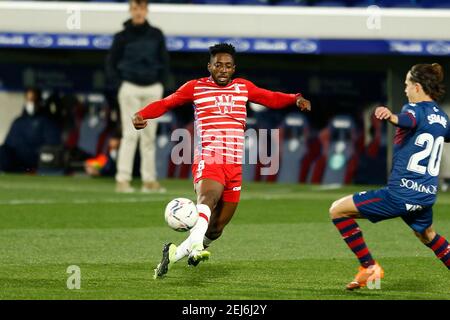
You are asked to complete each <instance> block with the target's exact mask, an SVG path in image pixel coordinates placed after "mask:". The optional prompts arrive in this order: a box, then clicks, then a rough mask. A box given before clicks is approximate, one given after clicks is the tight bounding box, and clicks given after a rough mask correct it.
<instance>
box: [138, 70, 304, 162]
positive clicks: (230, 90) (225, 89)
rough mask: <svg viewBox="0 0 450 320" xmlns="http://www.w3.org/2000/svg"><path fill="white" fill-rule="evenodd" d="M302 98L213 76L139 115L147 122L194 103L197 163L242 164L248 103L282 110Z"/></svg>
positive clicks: (144, 109)
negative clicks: (221, 82) (220, 82)
mask: <svg viewBox="0 0 450 320" xmlns="http://www.w3.org/2000/svg"><path fill="white" fill-rule="evenodd" d="M299 95H300V94H286V93H282V92H274V91H269V90H265V89H262V88H258V87H257V86H255V85H254V84H253V83H252V82H250V81H248V80H245V79H241V78H236V79H234V80H232V81H231V82H230V83H229V84H228V85H226V86H219V85H217V84H216V83H215V82H214V80H213V79H212V78H211V77H209V78H201V79H197V80H191V81H188V82H186V83H185V84H184V85H183V86H181V87H180V88H179V89H178V90H177V91H176V92H175V93H173V94H171V95H170V96H168V97H166V98H164V99H162V100H159V101H156V102H153V103H150V104H149V105H147V106H146V107H144V108H143V109H141V110H140V111H139V114H140V115H141V116H142V117H143V118H144V119H153V118H157V117H159V116H161V115H162V114H164V113H165V112H167V111H168V110H170V109H173V108H175V107H177V106H181V105H185V104H188V103H192V104H193V107H194V116H195V130H196V139H198V140H197V146H196V152H195V158H194V163H198V161H200V160H205V161H211V159H214V162H215V163H232V164H241V163H242V158H243V149H244V130H245V123H246V117H247V108H246V105H247V101H251V102H255V103H259V104H261V105H264V106H266V107H268V108H272V109H280V108H284V107H287V106H290V105H293V104H295V103H296V100H297V97H298V96H299Z"/></svg>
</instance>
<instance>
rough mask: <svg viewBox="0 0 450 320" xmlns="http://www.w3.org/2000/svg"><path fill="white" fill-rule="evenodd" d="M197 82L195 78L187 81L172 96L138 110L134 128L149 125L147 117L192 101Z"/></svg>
mask: <svg viewBox="0 0 450 320" xmlns="http://www.w3.org/2000/svg"><path fill="white" fill-rule="evenodd" d="M195 82H196V81H195V80H192V81H189V82H186V83H185V84H184V85H182V86H181V87H180V88H178V90H177V91H176V92H174V93H173V94H171V95H170V96H168V97H166V98H164V99H162V100H158V101H155V102H152V103H150V104H148V105H147V106H145V107H144V108H142V109H141V110H139V111H138V112H136V113H135V114H134V116H133V118H132V122H133V126H134V128H135V129H136V130H140V129H144V128H145V127H146V126H147V121H146V119H155V118H158V117H160V116H162V115H163V114H164V113H166V112H167V111H169V110H170V109H173V108H175V107H179V106H182V105H184V104H187V103H190V102H192V100H193V94H194V86H195Z"/></svg>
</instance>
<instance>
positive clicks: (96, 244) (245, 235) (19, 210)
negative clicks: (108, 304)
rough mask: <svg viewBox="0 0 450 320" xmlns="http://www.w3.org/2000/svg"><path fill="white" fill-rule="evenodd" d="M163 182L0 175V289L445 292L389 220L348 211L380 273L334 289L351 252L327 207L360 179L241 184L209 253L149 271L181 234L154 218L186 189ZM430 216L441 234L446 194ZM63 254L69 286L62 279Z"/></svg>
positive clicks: (215, 295) (449, 289)
mask: <svg viewBox="0 0 450 320" xmlns="http://www.w3.org/2000/svg"><path fill="white" fill-rule="evenodd" d="M163 184H164V186H166V187H167V189H168V190H169V191H168V193H166V194H163V195H160V194H153V195H148V194H147V195H146V194H141V193H135V194H128V195H123V194H115V193H114V192H113V190H114V181H113V180H111V179H90V178H85V177H39V176H16V175H1V176H0V288H1V290H0V299H152V300H154V299H176V300H178V299H180V300H181V299H220V300H222V299H224V300H225V299H263V300H265V299H288V300H291V299H292V300H300V299H302V300H303V299H449V298H450V277H449V273H448V270H447V269H446V268H445V267H444V265H443V264H442V263H441V261H439V260H438V259H436V258H435V256H434V254H433V252H432V251H431V250H429V249H428V248H426V247H425V246H424V245H422V244H421V243H420V242H419V241H418V240H417V239H416V238H415V237H414V236H413V234H412V231H411V230H410V229H409V228H408V226H406V225H405V224H404V223H403V222H402V221H401V220H400V219H396V220H390V221H384V222H381V223H378V224H371V223H369V222H368V221H361V222H360V226H361V228H362V230H363V232H364V235H365V238H366V241H367V244H368V247H369V249H370V250H371V251H372V254H373V255H374V257H375V259H377V260H378V261H379V262H380V263H381V264H382V265H383V267H384V268H385V272H386V277H385V279H383V280H382V281H381V288H380V289H379V290H369V289H367V288H365V289H362V290H359V291H355V292H346V291H345V290H344V286H345V284H346V283H347V282H348V281H350V280H351V279H352V277H353V276H354V274H355V272H356V270H357V266H358V263H357V260H356V258H355V257H354V256H353V254H352V253H351V252H350V251H349V250H348V248H347V247H346V245H345V243H344V242H343V241H342V239H341V238H340V236H339V234H338V231H337V230H336V229H335V227H334V226H333V224H332V223H331V222H330V220H329V217H328V207H329V206H330V204H331V203H332V201H333V200H335V199H337V198H338V197H341V196H344V195H346V194H349V193H353V192H355V191H362V190H365V189H369V188H370V187H361V186H359V187H358V186H354V187H345V188H339V189H326V188H322V187H321V186H309V185H281V184H278V185H274V184H256V183H254V184H250V183H245V184H244V186H243V191H242V201H241V203H240V205H239V208H238V211H237V213H236V215H235V217H234V218H233V220H232V221H231V223H230V224H229V225H228V226H227V228H226V229H225V232H224V234H223V236H222V238H220V239H219V240H218V241H217V242H215V243H214V244H213V246H212V247H211V248H210V251H211V253H212V255H211V259H210V260H209V261H207V262H206V263H202V264H200V265H199V266H198V267H196V268H193V267H188V266H187V262H186V260H182V261H180V262H178V263H177V264H175V265H174V267H173V268H172V269H171V270H170V271H169V273H168V275H167V277H166V278H164V279H162V280H153V278H152V276H153V269H154V267H155V266H156V264H157V263H158V262H159V260H160V256H161V249H162V245H163V243H165V242H167V241H172V242H175V243H180V242H181V241H182V240H183V239H184V237H185V236H186V234H183V233H177V232H175V231H172V230H170V229H169V228H168V227H167V226H166V224H165V222H164V218H163V210H164V207H165V205H166V203H167V202H168V201H169V200H171V199H172V198H175V197H188V198H191V199H195V195H194V192H193V188H192V183H191V181H189V180H177V181H173V180H166V181H163ZM136 186H138V185H136ZM372 188H374V187H372ZM434 219H435V227H436V230H437V232H438V233H441V234H442V235H443V236H445V237H448V238H450V193H440V195H439V197H438V201H437V204H436V205H435V216H434ZM71 265H76V266H79V267H80V271H81V289H79V290H76V289H75V290H69V289H68V288H67V285H66V281H67V279H68V277H69V276H70V274H68V273H67V268H68V267H69V266H71Z"/></svg>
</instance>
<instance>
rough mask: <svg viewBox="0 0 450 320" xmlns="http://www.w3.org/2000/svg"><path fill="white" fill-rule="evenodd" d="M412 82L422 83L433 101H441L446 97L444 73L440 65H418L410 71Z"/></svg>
mask: <svg viewBox="0 0 450 320" xmlns="http://www.w3.org/2000/svg"><path fill="white" fill-rule="evenodd" d="M409 74H410V80H411V81H412V82H415V83H420V84H421V86H422V88H423V91H424V92H425V93H426V94H427V95H429V96H430V98H431V99H433V100H435V101H439V100H441V99H442V97H443V96H444V95H445V86H444V84H443V83H442V82H443V80H444V71H443V69H442V66H441V65H440V64H438V63H433V64H425V63H424V64H416V65H414V66H413V67H412V68H411V70H409Z"/></svg>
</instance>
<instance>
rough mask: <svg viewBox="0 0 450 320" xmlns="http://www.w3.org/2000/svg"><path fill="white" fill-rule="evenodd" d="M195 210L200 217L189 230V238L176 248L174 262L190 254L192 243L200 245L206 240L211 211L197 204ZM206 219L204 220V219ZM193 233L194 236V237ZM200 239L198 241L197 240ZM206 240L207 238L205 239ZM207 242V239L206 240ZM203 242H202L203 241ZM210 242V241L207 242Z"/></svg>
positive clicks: (205, 206)
mask: <svg viewBox="0 0 450 320" xmlns="http://www.w3.org/2000/svg"><path fill="white" fill-rule="evenodd" d="M197 210H198V212H199V214H200V213H202V215H200V217H198V220H197V223H196V224H195V226H194V227H193V228H192V229H191V230H190V235H189V237H188V238H187V239H186V240H184V241H183V242H182V243H181V244H180V245H179V246H178V247H177V251H176V252H175V262H177V261H178V260H180V259H182V258H184V257H186V256H187V255H188V254H189V253H191V247H192V245H193V244H194V243H199V242H200V243H202V244H203V242H202V240H203V239H204V238H206V237H205V236H204V235H205V233H206V230H208V223H209V218H210V217H211V210H210V209H209V207H208V206H207V205H204V204H198V205H197ZM205 217H206V218H208V219H206V218H205ZM194 233H195V235H194ZM198 239H200V240H198ZM206 239H208V238H206ZM208 240H209V239H208ZM203 241H204V240H203ZM209 241H210V242H211V240H209Z"/></svg>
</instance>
